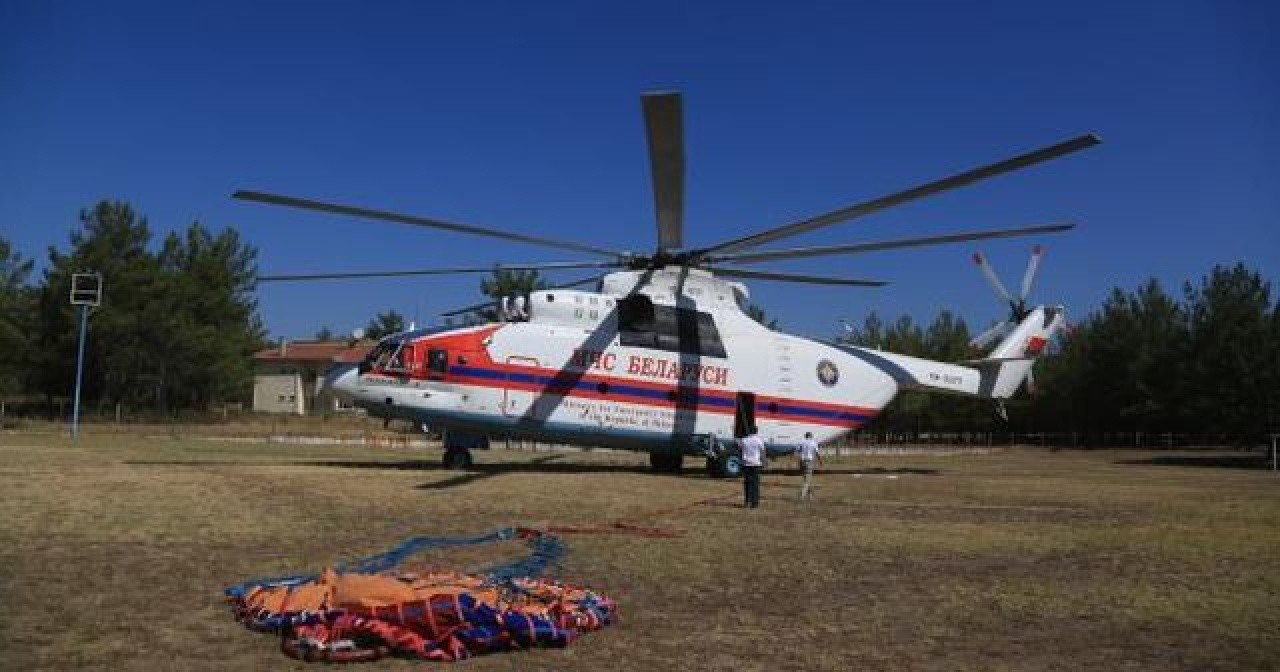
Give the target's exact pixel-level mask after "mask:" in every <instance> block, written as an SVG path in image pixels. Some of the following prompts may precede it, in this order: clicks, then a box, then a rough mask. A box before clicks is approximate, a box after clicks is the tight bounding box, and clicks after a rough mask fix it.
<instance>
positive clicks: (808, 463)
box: [796, 432, 822, 500]
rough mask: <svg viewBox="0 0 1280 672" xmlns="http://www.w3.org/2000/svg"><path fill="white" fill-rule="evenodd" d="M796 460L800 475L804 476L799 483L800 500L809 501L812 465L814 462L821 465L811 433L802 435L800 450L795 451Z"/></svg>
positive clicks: (820, 456) (810, 496) (816, 444)
mask: <svg viewBox="0 0 1280 672" xmlns="http://www.w3.org/2000/svg"><path fill="white" fill-rule="evenodd" d="M796 458H797V459H798V460H799V461H800V473H801V475H803V476H804V480H803V481H801V483H800V499H802V500H804V499H811V498H812V497H813V465H814V463H815V462H817V463H818V464H821V463H822V453H819V452H818V442H817V441H815V440H814V439H813V432H805V433H804V438H803V439H801V440H800V449H799V450H797V451H796Z"/></svg>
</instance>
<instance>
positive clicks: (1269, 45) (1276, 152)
mask: <svg viewBox="0 0 1280 672" xmlns="http://www.w3.org/2000/svg"><path fill="white" fill-rule="evenodd" d="M1278 29H1280V9H1276V5H1275V3H1269V2H1120V3H1117V2H1104V3H1085V2H1079V3H1026V2H1011V3H976V4H962V3H956V2H937V3H927V2H903V3H883V4H880V5H872V4H864V3H842V2H831V3H769V4H761V5H759V6H755V4H754V3H744V2H724V3H681V2H674V3H663V2H656V3H655V2H646V3H633V4H626V5H624V4H620V3H595V2H581V3H559V2H543V3H518V2H511V3H483V2H480V3H422V2H405V3H355V2H349V3H335V2H314V3H303V2H233V1H227V2H193V3H173V2H155V3H138V2H113V3H95V2H35V1H14V0H4V1H3V2H0V101H3V104H0V236H3V237H5V238H8V239H10V240H11V241H12V242H13V243H14V244H15V245H16V247H17V248H18V250H19V251H20V252H22V253H23V254H24V255H25V256H27V257H30V258H35V259H37V260H38V261H39V262H43V261H44V259H45V258H46V252H45V250H46V249H47V247H48V246H49V245H57V246H59V247H62V248H65V247H66V245H67V240H68V235H69V233H70V231H71V229H72V227H73V226H74V225H75V222H76V213H77V212H78V211H79V209H81V208H84V207H88V206H90V205H92V204H93V203H94V202H96V201H97V200H98V199H101V198H114V199H122V200H126V201H129V202H130V203H132V204H133V205H134V207H135V208H137V209H138V210H140V211H141V212H143V213H145V214H146V216H147V217H148V219H149V222H150V224H151V226H152V228H153V230H155V231H156V233H157V239H158V238H160V237H161V236H162V235H163V233H164V232H166V231H168V230H170V229H181V228H185V227H186V226H187V225H188V224H189V223H190V222H191V221H193V220H200V221H201V222H203V223H204V224H206V225H208V226H210V227H213V228H215V229H218V228H222V227H228V226H234V227H236V228H237V229H239V231H240V232H241V234H242V235H243V236H244V237H245V239H246V240H247V241H249V242H250V243H251V244H253V245H255V246H256V247H257V248H258V250H259V253H260V259H259V262H260V269H261V270H262V271H263V272H264V273H286V272H306V271H357V270H374V269H397V268H415V267H430V266H441V265H446V266H447V265H457V264H479V265H484V264H490V263H493V262H497V261H513V262H514V261H533V260H562V259H571V258H574V257H573V256H572V255H569V254H561V253H558V252H557V251H556V250H544V249H543V248H538V247H531V246H527V245H521V244H518V243H510V244H507V243H503V242H498V241H492V240H488V239H477V238H470V237H465V236H461V235H456V234H449V233H434V232H429V231H426V230H419V229H414V228H410V227H403V226H397V225H395V224H388V223H377V222H364V221H360V220H350V219H342V218H337V217H332V216H327V215H322V214H318V213H305V212H298V211H291V210H287V209H281V208H270V207H267V206H262V205H256V204H251V203H243V202H238V201H233V200H231V199H230V198H229V195H230V194H231V192H233V191H234V190H236V189H241V188H244V189H257V190H263V191H276V192H282V193H287V194H293V195H298V196H303V197H311V198H317V199H322V200H333V201H337V202H343V203H351V204H359V205H365V206H369V207H375V208H384V209H392V210H399V211H404V212H409V213H414V214H421V215H426V216H434V217H439V218H444V219H452V220H456V221H463V222H468V223H474V224H479V225H482V226H489V227H496V228H505V229H511V230H516V231H522V232H530V233H535V234H541V235H545V236H550V237H558V238H570V239H577V240H581V241H583V242H585V243H588V244H592V245H597V246H602V247H608V248H616V249H629V250H642V251H647V250H649V249H651V248H652V246H653V245H654V240H655V230H654V229H655V227H654V223H653V222H654V217H653V206H652V198H651V195H650V192H649V176H648V166H647V159H646V150H645V145H644V135H643V125H642V120H641V115H640V103H639V94H640V93H641V92H642V91H646V90H651V89H671V88H675V89H680V90H681V91H683V92H684V106H685V136H686V145H685V149H686V156H687V165H688V184H687V189H686V215H685V240H686V244H687V245H699V244H707V243H713V242H717V241H720V240H723V239H728V238H732V237H737V236H740V235H743V234H745V233H750V232H755V231H758V230H761V229H765V228H770V227H773V226H777V225H780V224H784V223H787V222H790V221H792V220H795V219H799V218H802V217H806V216H809V215H813V214H817V213H820V212H825V211H827V210H831V209H834V208H837V207H840V206H843V205H847V204H849V203H852V202H855V201H860V200H864V199H867V198H871V197H875V196H878V195H881V194H883V193H885V192H889V191H894V190H897V189H901V188H904V187H908V186H912V185H914V184H916V183H919V182H923V181H928V180H931V179H934V178H937V177H941V176H943V175H946V174H949V173H951V172H955V171H958V170H963V169H967V168H970V167H975V166H977V165H980V164H983V163H987V162H990V161H993V160H996V159H1000V158H1004V157H1006V156H1009V155H1013V154H1016V153H1019V152H1022V151H1025V150H1028V149H1031V148H1034V147H1038V146H1041V145H1046V144H1050V143H1053V142H1056V141H1058V140H1061V139H1064V138H1067V137H1070V136H1073V135H1076V134H1078V133H1081V132H1086V131H1094V132H1097V133H1099V134H1100V135H1101V136H1102V137H1103V140H1104V144H1103V145H1101V146H1100V147H1097V148H1094V149H1091V150H1087V151H1085V152H1081V153H1079V154H1076V155H1073V156H1070V157H1067V158H1064V159H1060V160H1058V161H1054V162H1051V163H1048V164H1043V165H1041V166H1038V167H1034V168H1031V169H1029V170H1026V171H1023V172H1020V173H1016V174H1013V175H1010V176H1005V177H1001V178H997V179H995V180H992V181H989V182H985V183H982V184H980V185H977V186H973V187H969V188H966V189H963V190H960V191H956V192H952V193H949V194H945V195H942V196H938V197H935V198H931V199H928V200H926V201H921V202H917V203H913V204H910V205H907V206H904V207H901V208H897V209H894V210H892V211H889V212H884V213H881V214H878V215H875V216H873V217H869V218H866V219H862V220H857V221H855V222H851V223H847V224H843V225H838V226H835V227H832V228H830V229H827V230H824V231H821V232H818V233H812V234H808V235H805V236H801V237H797V238H794V239H791V240H789V241H787V242H786V244H785V246H792V245H814V244H835V243H847V242H862V241H869V240H876V239H883V238H897V237H907V236H920V235H931V234H938V233H945V232H950V231H955V230H964V229H978V228H998V227H1009V226H1023V225H1031V224H1040V223H1051V222H1056V221H1063V220H1066V221H1075V222H1078V223H1079V224H1080V227H1079V228H1078V229H1077V230H1075V231H1073V232H1071V233H1068V234H1065V235H1057V236H1049V237H1045V238H1043V239H1037V240H1031V239H1023V240H1013V241H997V242H995V243H988V244H983V245H981V246H980V247H981V249H983V250H984V251H986V252H987V253H988V256H989V257H991V258H992V261H993V263H994V264H995V265H996V267H997V268H998V269H999V270H1001V271H1002V274H1003V276H1004V277H1005V279H1006V283H1007V284H1009V285H1015V284H1016V283H1017V282H1018V280H1019V278H1020V277H1021V273H1022V269H1023V265H1024V264H1025V262H1026V257H1027V252H1028V250H1029V248H1030V247H1031V245H1032V244H1034V243H1036V242H1041V243H1044V244H1045V246H1046V247H1047V249H1048V254H1047V256H1046V259H1045V263H1044V265H1043V267H1042V272H1041V275H1040V278H1039V281H1038V283H1037V287H1036V289H1035V291H1034V295H1033V298H1036V299H1040V300H1043V301H1051V302H1055V303H1057V302H1061V303H1065V304H1066V305H1067V306H1068V308H1069V310H1070V311H1071V313H1073V314H1075V315H1077V316H1080V315H1082V314H1084V313H1086V312H1088V311H1090V310H1092V309H1094V308H1096V307H1097V306H1098V304H1099V303H1100V302H1101V300H1102V298H1103V297H1104V296H1105V295H1106V293H1107V291H1108V290H1109V289H1110V288H1111V287H1114V286H1120V287H1124V288H1133V287H1135V286H1136V285H1137V284H1138V283H1139V282H1141V281H1142V280H1143V279H1145V278H1147V277H1151V276H1155V277H1157V278H1159V279H1160V280H1161V281H1163V282H1165V283H1166V285H1168V286H1170V287H1171V288H1174V289H1176V287H1177V285H1179V284H1180V283H1181V282H1182V281H1184V280H1186V279H1196V278H1199V277H1200V276H1202V275H1203V274H1204V273H1205V272H1206V271H1207V270H1208V269H1209V268H1211V267H1212V266H1213V265H1214V264H1218V263H1224V264H1226V263H1235V262H1237V261H1243V262H1245V263H1246V264H1248V265H1250V266H1252V267H1254V268H1256V269H1258V270H1261V271H1262V272H1263V273H1264V274H1265V275H1266V276H1267V277H1268V278H1270V279H1272V280H1273V281H1274V280H1277V279H1280V228H1278V226H1280V86H1277V81H1280V80H1278V79H1277V73H1280V41H1278V40H1276V39H1275V35H1276V33H1277V30H1278ZM974 249H975V246H974V245H958V246H946V247H938V248H932V249H929V250H905V251H896V252H886V253H877V254H867V255H860V256H856V257H843V258H841V257H836V258H831V259H822V260H800V261H791V262H783V263H778V264H773V265H771V266H769V267H768V268H770V269H776V270H790V271H796V272H809V273H825V274H834V275H848V276H854V277H870V278H878V279H884V280H888V281H891V282H892V283H893V284H891V285H890V286H888V287H886V288H883V289H849V288H815V287H811V286H793V285H786V284H781V283H771V282H753V283H751V290H752V293H753V297H754V299H755V300H756V301H757V302H758V303H760V304H761V305H762V306H763V307H764V308H765V310H766V312H767V313H768V314H769V315H771V316H773V317H776V318H778V319H779V321H780V322H781V324H782V325H783V327H784V328H786V329H788V330H791V331H796V332H800V333H804V334H808V335H812V336H817V337H829V336H831V335H834V334H835V333H836V331H837V329H838V327H837V324H838V322H837V321H838V319H839V318H841V317H851V318H853V319H855V320H858V319H861V317H862V315H864V314H865V313H866V312H867V311H869V310H876V311H878V312H880V313H881V314H882V315H888V316H896V315H899V314H903V313H906V314H910V315H912V316H914V317H916V318H917V319H923V320H928V319H931V318H932V317H933V316H934V315H935V314H936V313H937V312H938V311H939V310H941V309H943V308H950V309H953V310H955V311H956V312H958V313H959V314H960V315H961V316H963V317H965V318H967V319H968V320H970V322H971V324H977V325H984V324H986V323H987V322H988V321H989V320H991V319H994V318H996V317H1001V316H1003V310H1002V308H1001V307H1000V306H999V305H998V304H997V303H996V302H995V301H994V298H993V295H992V294H991V292H990V290H989V289H988V288H987V287H986V285H985V284H984V282H983V281H982V279H981V277H980V276H979V275H978V273H977V272H976V271H975V269H974V268H973V265H972V263H971V262H970V260H969V258H970V255H971V254H972V252H973V251H974ZM761 268H764V267H763V266H762V267H761ZM574 277H577V276H575V275H572V274H567V273H566V274H563V275H555V276H553V279H572V278H574ZM478 282H479V277H478V276H462V277H457V278H449V279H442V278H430V279H400V280H370V281H348V282H341V283H340V282H324V283H311V284H296V285H295V284H289V285H284V284H276V285H264V286H262V287H260V289H259V291H258V298H259V301H260V310H261V313H262V316H263V318H264V320H265V322H266V324H267V326H268V327H269V329H270V330H271V332H272V333H273V335H276V336H280V335H283V336H287V337H292V338H296V337H307V336H310V335H311V334H312V333H314V332H315V331H316V329H318V328H319V327H321V326H329V327H332V328H333V329H335V330H337V331H348V330H350V329H352V328H354V327H356V326H359V325H361V324H363V323H364V322H366V321H367V320H368V318H369V317H371V316H372V315H373V314H374V313H376V312H379V311H383V310H386V309H389V308H394V309H397V310H399V311H401V312H402V313H405V314H406V315H409V316H410V317H413V316H415V315H416V316H417V319H418V321H419V322H420V323H423V322H429V321H431V320H434V319H436V318H435V314H436V313H438V312H440V311H442V310H446V309H449V308H452V307H457V306H459V305H465V304H467V303H470V302H472V301H475V300H477V299H478V298H479V293H478ZM107 292H108V294H109V293H110V280H109V279H108V281H107Z"/></svg>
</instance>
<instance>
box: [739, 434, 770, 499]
mask: <svg viewBox="0 0 1280 672" xmlns="http://www.w3.org/2000/svg"><path fill="white" fill-rule="evenodd" d="M738 444H739V445H740V446H742V494H743V496H744V497H745V499H746V501H745V502H744V506H746V508H748V509H755V508H759V506H760V469H761V468H763V467H764V452H765V449H764V439H762V438H760V435H759V434H758V433H756V428H755V427H752V428H750V429H749V430H747V435H746V436H744V437H742V438H741V439H739V440H738Z"/></svg>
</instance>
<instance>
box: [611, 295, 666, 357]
mask: <svg viewBox="0 0 1280 672" xmlns="http://www.w3.org/2000/svg"><path fill="white" fill-rule="evenodd" d="M653 321H654V305H653V301H651V300H649V297H647V296H645V295H643V294H635V295H632V296H628V297H627V298H625V299H622V300H620V301H618V343H619V345H627V346H631V347H635V348H655V347H657V344H656V342H655V339H654V324H653Z"/></svg>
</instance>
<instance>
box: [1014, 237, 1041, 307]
mask: <svg viewBox="0 0 1280 672" xmlns="http://www.w3.org/2000/svg"><path fill="white" fill-rule="evenodd" d="M1043 256H1044V248H1043V247H1040V246H1039V245H1036V246H1035V247H1033V248H1031V258H1030V259H1028V260H1027V272H1026V273H1023V274H1022V293H1021V294H1019V295H1018V300H1019V301H1026V300H1027V297H1028V296H1030V295H1031V283H1032V282H1033V281H1034V280H1035V279H1036V269H1038V268H1040V257H1043Z"/></svg>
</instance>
